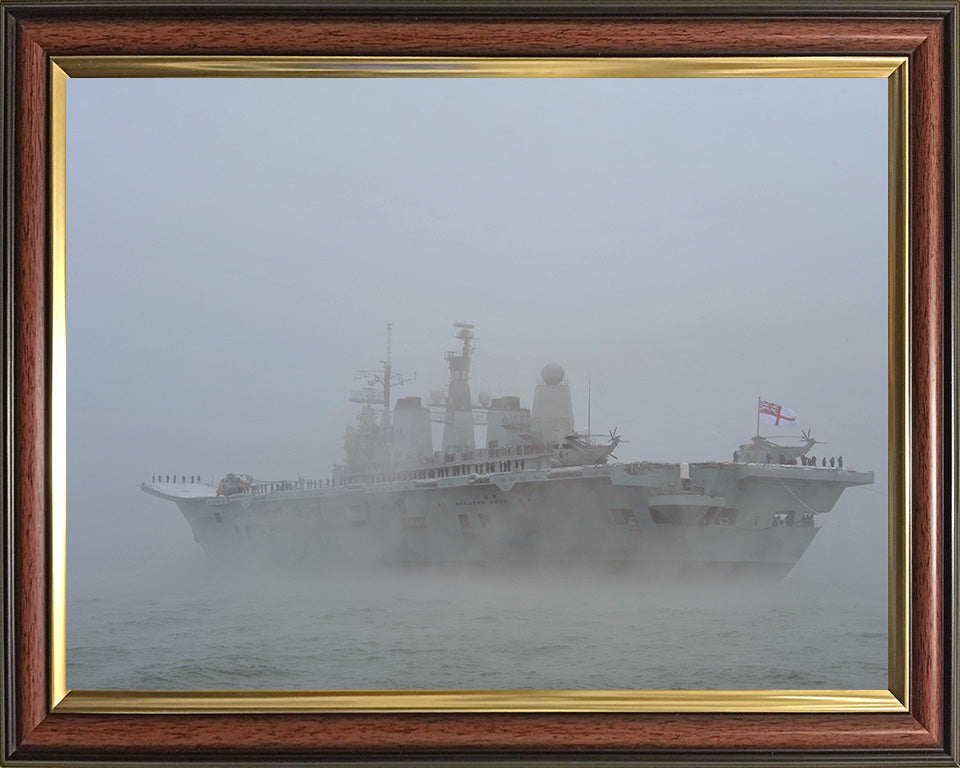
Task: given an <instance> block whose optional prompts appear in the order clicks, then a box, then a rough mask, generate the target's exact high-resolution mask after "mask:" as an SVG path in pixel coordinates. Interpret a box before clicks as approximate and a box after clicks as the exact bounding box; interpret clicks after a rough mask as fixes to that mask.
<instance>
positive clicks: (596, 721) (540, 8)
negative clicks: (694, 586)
mask: <svg viewBox="0 0 960 768" xmlns="http://www.w3.org/2000/svg"><path fill="white" fill-rule="evenodd" d="M0 20H2V41H3V42H2V45H3V52H2V61H0V66H2V84H3V85H2V89H3V91H2V100H3V111H2V120H3V131H2V136H3V138H2V151H3V228H2V233H3V239H2V249H3V277H2V280H3V295H4V304H3V306H4V315H3V323H4V334H3V344H4V349H3V353H4V354H3V366H4V377H3V380H4V412H3V418H4V434H5V448H6V450H5V452H4V458H5V461H4V464H3V492H4V529H3V536H4V558H5V559H4V566H5V567H4V570H3V590H4V613H3V628H4V638H3V639H4V667H3V673H4V674H3V698H2V702H3V722H2V725H3V744H2V760H3V761H4V762H5V763H6V764H11V765H31V764H50V763H51V762H54V761H56V762H67V763H71V762H80V761H84V762H91V761H95V762H103V763H108V762H125V763H136V764H143V763H145V762H165V763H170V764H173V763H195V762H198V761H203V762H206V763H209V762H213V761H223V762H229V763H240V762H249V763H255V764H256V763H262V762H265V761H267V760H269V761H271V762H298V763H303V762H316V763H321V762H322V763H356V762H371V763H377V764H387V763H397V762H418V763H423V762H430V763H446V762H462V761H470V762H483V763H491V762H511V763H531V764H532V763H540V762H550V763H562V762H571V763H572V762H588V763H593V764H599V763H606V762H617V763H629V764H635V763H644V764H680V763H684V764H697V765H707V764H715V765H719V764H729V763H733V762H735V763H750V764H795V763H797V762H803V763H808V764H833V765H840V764H845V765H846V764H858V765H860V764H873V765H905V764H908V763H909V764H910V765H920V764H924V765H951V766H956V765H958V746H957V744H958V716H957V710H958V707H957V696H958V683H957V650H956V643H957V637H956V596H957V569H956V550H957V530H956V524H957V520H956V509H955V503H956V490H957V467H956V440H957V420H956V416H957V415H956V410H955V407H956V394H957V392H956V379H955V366H956V334H957V325H956V313H957V299H958V296H957V290H956V289H957V286H956V279H957V252H956V249H957V243H956V237H957V210H956V206H957V197H956V193H957V113H956V108H957V67H958V59H957V56H958V48H957V20H958V5H957V3H956V2H940V0H932V1H931V2H900V1H899V0H894V1H893V2H884V1H883V0H875V1H874V2H855V1H854V2H842V3H840V2H833V3H819V2H806V3H778V4H765V3H760V4H756V3H748V2H739V3H735V4H725V3H721V4H719V5H716V4H713V3H710V4H701V3H699V2H690V3H687V4H683V5H675V4H666V3H659V2H652V3H629V2H612V3H605V2H601V3H592V4H589V5H587V4H573V5H571V4H567V3H559V2H552V3H551V2H544V3H535V4H530V3H503V4H500V3H492V2H486V3H468V2H464V3H436V4H433V5H429V4H427V5H414V4H409V5H399V4H396V3H367V4H362V5H357V4H351V3H329V2H328V3H324V2H311V0H307V2H304V3H299V4H293V3H275V4H269V5H267V4H264V3H259V2H242V1H236V0H234V1H233V2H229V1H228V2H217V0H207V1H205V2H204V1H201V2H186V1H184V0H180V1H177V0H173V1H168V0H155V1H154V2H136V3H133V2H123V1H121V2H109V0H102V1H100V2H97V1H96V0H75V1H68V0H46V1H44V2H17V1H16V0H0ZM111 54H138V55H185V54H189V55H193V56H196V55H204V54H209V55H233V54H237V55H252V54H258V55H314V56H316V55H331V56H351V55H379V56H387V55H436V56H461V55H462V56H692V55H714V56H732V55H737V56H765V55H782V56H788V55H789V56H797V55H800V56H816V55H861V56H863V55H877V56H881V55H882V56H906V57H908V60H909V88H910V91H909V146H910V153H909V158H908V160H909V172H910V178H909V201H908V202H909V210H910V215H909V219H910V246H909V247H910V263H911V272H910V280H911V284H910V286H909V296H910V298H909V307H908V311H909V313H910V315H911V336H910V339H909V340H908V341H909V347H908V349H909V351H908V355H909V361H908V363H909V364H908V371H909V374H910V377H911V379H910V382H909V391H910V396H911V400H910V404H909V408H910V411H911V414H912V424H913V433H912V435H911V436H910V443H909V444H910V448H911V456H910V467H911V483H910V486H909V487H910V496H909V499H908V503H909V504H910V506H911V511H912V530H911V532H910V553H909V554H910V568H911V571H910V574H911V582H910V601H909V615H908V623H909V627H910V630H909V638H910V657H909V658H910V661H909V680H910V691H909V693H910V699H909V701H910V708H909V711H908V712H905V713H877V714H871V713H858V714H842V713H838V714H815V713H810V714H774V713H768V714H763V713H760V714H737V715H731V714H709V713H708V714H671V713H654V714H651V713H637V714H623V713H609V714H589V713H565V714H508V713H483V714H454V713H438V714H422V713H420V714H417V713H401V714H374V713H364V714H324V715H308V714H302V713H289V714H268V713H255V712H254V713H248V714H232V715H226V714H199V715H197V714H193V715H188V714H133V715H122V714H115V715H106V714H69V713H65V712H57V711H55V710H54V711H51V706H50V695H49V691H50V681H49V674H50V673H49V669H50V665H49V653H50V650H49V649H50V642H51V629H50V626H51V620H50V611H49V598H48V595H49V588H48V584H49V571H50V561H49V554H50V553H49V551H48V541H49V535H48V534H49V526H50V517H49V515H50V512H49V510H50V505H51V501H50V497H51V481H50V469H49V467H50V462H49V457H50V450H51V445H50V441H51V438H50V397H51V380H50V379H51V377H50V342H49V338H50V327H51V325H50V324H51V320H50V312H49V308H50V293H51V275H50V266H49V234H50V233H49V228H48V212H49V208H48V205H49V202H50V201H49V184H48V174H49V167H48V158H49V149H50V141H51V139H50V136H49V132H48V110H49V99H50V94H49V89H48V83H49V72H50V66H51V58H52V57H56V56H66V55H111Z"/></svg>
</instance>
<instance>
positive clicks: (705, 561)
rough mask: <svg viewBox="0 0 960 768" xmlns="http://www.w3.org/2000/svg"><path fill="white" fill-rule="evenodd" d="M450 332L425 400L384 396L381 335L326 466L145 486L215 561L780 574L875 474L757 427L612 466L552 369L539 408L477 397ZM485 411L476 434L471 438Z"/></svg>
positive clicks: (395, 379)
mask: <svg viewBox="0 0 960 768" xmlns="http://www.w3.org/2000/svg"><path fill="white" fill-rule="evenodd" d="M455 328H456V336H457V339H458V340H459V341H460V346H459V349H457V350H455V351H452V352H448V353H447V354H446V356H445V359H446V362H447V365H448V367H449V382H448V386H447V389H446V392H444V391H443V390H434V391H433V392H432V393H431V394H430V398H429V401H428V403H427V404H424V403H423V401H422V400H421V398H419V397H403V398H399V399H397V400H396V401H395V402H393V401H392V398H391V385H395V384H397V383H400V382H402V379H401V377H400V376H399V375H398V374H396V373H395V372H394V371H393V369H392V364H391V362H390V354H389V341H388V354H387V360H386V361H385V362H383V363H382V364H381V368H379V369H376V370H375V371H366V372H364V373H365V374H366V376H365V381H366V387H365V388H364V389H361V390H357V391H354V392H352V393H351V398H350V399H351V400H352V401H353V402H357V403H360V404H361V409H360V413H359V416H358V417H357V424H356V426H355V427H353V426H351V427H348V428H347V431H346V434H345V436H344V448H345V454H346V455H345V461H344V462H343V464H341V465H338V466H336V467H334V468H333V471H332V473H331V475H330V476H329V477H327V478H324V479H316V480H312V479H305V478H302V477H298V478H297V479H296V480H286V481H269V482H263V481H258V480H256V479H254V478H253V477H251V476H249V475H245V476H238V475H232V474H231V475H228V476H227V477H226V478H224V479H223V480H222V481H221V482H220V484H219V486H217V487H214V486H212V485H208V484H204V483H201V482H200V480H199V477H198V476H191V477H188V476H186V475H174V476H172V478H171V476H166V475H164V476H154V477H153V478H152V479H151V481H150V482H144V483H142V484H141V489H142V490H143V491H145V492H147V493H150V494H153V495H155V496H159V497H161V498H164V499H168V500H170V501H173V502H175V503H176V504H177V505H178V506H179V508H180V511H181V512H182V513H183V516H184V517H185V518H186V520H187V522H188V523H189V524H190V527H191V529H192V530H193V535H194V538H195V539H196V541H197V542H198V543H199V544H200V546H201V547H202V548H203V550H204V552H205V553H206V555H207V557H208V559H209V560H211V561H212V562H214V563H221V564H233V565H237V564H240V565H243V566H246V565H247V564H250V563H263V564H265V565H268V566H271V565H272V566H277V567H290V566H293V567H297V568H300V567H302V568H310V569H312V568H323V567H324V566H326V565H337V566H342V565H350V564H353V565H357V566H360V567H369V566H372V565H376V564H383V565H399V564H414V565H415V564H479V565H485V564H504V565H507V564H513V565H517V566H538V565H560V566H578V565H580V566H588V567H610V568H619V567H630V568H637V569H644V570H649V571H652V572H654V573H658V574H664V575H679V576H688V575H689V576H694V577H709V576H724V575H730V576H744V577H756V578H761V579H777V578H781V577H782V576H784V575H785V574H786V573H787V572H789V571H790V569H791V568H792V567H793V566H794V564H795V563H796V562H797V560H798V559H799V558H800V557H801V555H803V553H804V551H805V550H806V549H807V547H808V546H809V544H810V542H811V541H812V540H813V538H814V536H815V535H816V534H817V532H818V530H819V526H818V524H817V516H818V515H821V514H824V513H826V512H829V511H830V510H831V509H832V508H833V506H834V504H836V502H837V499H838V498H839V497H840V494H841V493H842V492H843V490H844V489H845V488H847V487H849V486H855V485H864V484H868V483H872V482H873V473H872V472H860V471H855V470H852V469H850V468H844V467H843V466H842V461H841V462H840V465H839V466H836V465H835V466H823V465H822V464H825V462H820V464H821V465H820V466H818V462H817V461H816V460H815V459H811V457H809V456H808V453H809V451H810V449H811V448H812V447H813V445H814V444H815V443H816V441H815V440H814V439H813V438H811V437H810V436H809V434H805V435H804V436H803V438H802V439H800V440H799V441H798V443H797V444H796V445H782V444H779V443H775V442H773V441H772V440H770V439H769V438H766V437H761V436H760V434H759V429H758V430H757V435H756V436H755V437H753V438H752V439H751V440H749V441H748V442H746V443H744V444H743V445H741V446H739V448H737V449H736V451H734V453H733V460H732V461H701V462H689V463H686V462H681V463H666V462H657V461H634V462H629V463H623V462H619V461H618V460H616V458H615V456H614V454H613V451H614V450H615V449H616V448H617V446H618V444H619V443H620V442H621V438H620V436H619V435H617V434H616V432H615V431H613V432H611V433H610V435H609V439H608V440H606V441H605V442H604V441H597V440H595V439H594V438H593V437H592V436H591V435H589V433H587V434H584V433H578V432H577V431H576V430H575V429H574V421H573V408H572V405H571V398H570V388H569V385H568V383H567V381H566V379H565V378H564V371H563V369H562V368H561V367H560V366H559V365H556V364H548V365H546V366H544V368H543V369H542V371H541V378H540V381H539V383H538V384H537V385H536V390H535V393H534V398H533V403H532V407H531V408H526V407H522V406H521V404H520V398H519V397H515V396H511V397H498V398H492V397H490V396H489V395H488V394H486V393H481V394H480V395H479V397H478V400H477V402H475V401H474V400H473V398H472V396H471V391H470V365H471V357H472V353H473V340H474V334H473V325H471V324H469V323H456V324H455ZM388 334H389V326H388ZM388 339H389V336H388ZM375 406H376V407H375ZM481 420H482V421H485V423H486V445H484V446H482V447H478V446H477V445H476V444H475V427H476V424H477V423H478V421H481ZM437 421H439V422H442V425H443V437H442V442H441V446H440V450H438V451H437V450H434V445H433V440H432V427H431V424H432V423H433V422H437Z"/></svg>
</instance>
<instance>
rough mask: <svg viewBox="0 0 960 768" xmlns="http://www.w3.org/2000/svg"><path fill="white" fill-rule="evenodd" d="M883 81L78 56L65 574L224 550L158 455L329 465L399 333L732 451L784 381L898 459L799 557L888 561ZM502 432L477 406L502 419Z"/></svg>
mask: <svg viewBox="0 0 960 768" xmlns="http://www.w3.org/2000/svg"><path fill="white" fill-rule="evenodd" d="M886 96H887V93H886V82H885V81H884V80H807V79H795V80H662V81H661V80H620V79H603V80H601V79H585V80H483V79H468V80H452V79H344V80H339V79H296V80H282V81H275V80H243V79H229V80H164V79H155V80H151V79H146V80H111V79H102V80H96V79H71V80H69V81H68V83H67V115H68V117H67V399H68V402H67V405H68V422H67V442H68V465H67V505H68V508H67V521H68V523H67V525H68V535H67V569H68V596H69V597H76V596H84V595H89V596H100V597H102V596H108V595H110V594H114V593H120V592H125V593H126V592H129V593H134V594H136V593H138V592H142V593H144V594H153V593H155V592H156V591H157V590H161V591H162V590H163V589H168V590H172V591H174V592H177V591H178V590H179V591H185V590H188V589H189V588H190V587H188V586H186V585H188V584H195V583H197V582H198V581H200V580H202V579H205V578H207V576H206V568H205V565H204V559H203V554H202V552H201V550H200V548H199V546H198V545H197V544H196V543H195V542H194V541H193V538H192V535H191V532H190V529H189V527H188V525H187V524H186V522H185V521H184V520H183V518H182V517H181V515H180V513H179V511H178V509H177V508H176V506H175V505H174V504H172V503H169V502H164V501H162V500H160V499H157V498H154V497H151V496H148V495H146V494H143V493H141V492H140V491H139V489H138V483H139V482H140V481H142V480H149V479H150V477H151V476H152V475H154V474H157V473H160V474H168V473H169V474H173V473H176V474H178V475H182V474H185V475H188V476H189V475H192V474H197V473H199V474H201V475H202V476H203V478H204V479H205V480H207V481H211V480H213V481H214V482H216V481H217V480H219V479H220V478H221V477H222V476H224V475H225V474H226V473H227V472H238V473H239V472H249V473H251V474H252V475H253V476H254V477H255V478H265V479H283V478H288V479H289V478H296V477H297V475H298V473H299V474H302V475H304V476H305V477H328V476H329V472H330V467H331V466H332V465H333V464H334V463H336V462H338V461H340V460H341V458H342V436H343V431H344V429H345V427H347V426H348V425H351V424H353V423H354V419H355V415H356V411H357V406H355V405H353V404H350V403H348V402H347V398H348V396H349V391H350V389H351V388H355V387H356V382H355V380H354V376H355V372H356V371H357V370H359V369H363V368H375V367H377V366H378V365H379V362H380V361H381V360H383V359H384V355H385V343H386V339H385V324H386V323H388V322H391V323H393V344H392V359H393V362H394V367H395V369H396V370H399V371H401V372H402V373H403V374H405V375H406V376H408V377H414V376H415V378H414V380H413V381H411V382H409V383H408V384H406V385H405V386H403V387H401V388H399V389H398V390H395V392H394V394H395V396H410V395H417V396H421V397H423V398H424V399H425V400H426V398H427V394H428V392H429V391H430V390H431V389H434V388H437V387H445V385H446V379H447V370H446V365H445V363H444V360H443V356H442V355H443V352H445V351H446V350H448V349H455V348H456V347H457V345H458V342H457V341H456V339H454V338H453V330H454V329H453V328H452V325H451V324H452V323H453V322H472V323H475V324H476V331H475V332H476V335H477V341H476V344H475V345H476V353H475V355H474V362H473V369H472V376H471V388H472V391H473V393H474V396H476V394H477V393H478V392H481V391H488V392H492V393H493V394H494V396H497V395H500V394H503V395H519V396H520V397H521V401H522V405H524V406H527V407H529V406H530V405H531V402H532V396H533V390H534V387H535V385H536V383H537V378H538V376H539V372H540V369H541V368H542V366H543V365H544V364H546V363H548V362H556V363H559V364H561V365H562V366H563V367H564V369H565V372H566V376H567V378H568V379H569V382H570V386H571V390H572V393H573V401H574V415H575V419H576V423H577V427H578V428H579V427H582V426H585V425H586V421H587V389H588V381H590V382H591V384H590V387H591V390H592V396H591V411H592V413H591V422H592V427H593V430H594V431H595V432H606V431H607V430H609V429H612V428H614V427H616V428H618V429H619V431H620V433H622V434H623V435H624V437H625V438H626V439H627V440H629V441H630V442H629V443H624V444H623V445H622V446H621V447H620V448H619V449H618V450H617V456H618V457H619V458H620V459H621V460H624V461H633V460H652V461H700V460H729V459H730V457H731V455H732V451H733V449H734V448H735V447H736V446H737V445H738V444H739V443H741V442H743V441H745V440H747V439H749V437H750V436H752V435H753V434H754V432H755V430H756V403H757V397H758V396H761V397H763V398H764V399H767V400H772V401H774V402H777V403H782V404H784V405H786V406H788V407H790V408H793V409H794V410H795V411H797V413H798V414H799V422H798V427H796V428H793V429H787V430H779V431H778V430H777V428H775V427H766V428H764V429H763V430H762V431H763V433H764V434H766V435H769V436H771V437H773V438H774V439H776V438H777V437H779V436H780V435H781V434H798V432H797V430H798V429H800V428H804V429H806V428H812V429H813V432H814V435H815V436H816V437H817V438H818V439H820V440H823V441H826V443H827V445H825V446H822V447H821V446H816V447H815V448H814V450H813V451H812V452H813V453H815V454H816V455H818V456H822V455H827V456H839V455H843V457H844V466H845V467H849V468H854V469H863V470H872V471H874V472H875V473H876V483H875V484H874V485H873V486H868V487H863V488H853V489H848V490H847V491H845V492H844V494H843V496H842V497H841V499H840V502H839V503H838V504H837V505H836V507H835V508H834V510H833V512H831V513H830V514H828V515H824V516H821V517H820V518H819V520H818V522H819V523H821V524H822V525H823V530H822V531H821V532H820V534H819V535H818V536H817V538H816V539H815V540H814V542H813V544H812V545H811V547H810V549H809V550H808V551H807V553H806V555H805V556H804V557H803V558H802V559H801V561H800V563H799V564H798V565H797V567H796V568H795V569H794V571H793V572H792V573H791V575H790V576H789V577H788V580H790V581H792V582H795V583H806V582H809V583H811V584H818V585H824V584H836V583H841V584H844V585H852V586H856V587H857V588H858V589H859V588H863V589H867V590H871V591H872V592H873V593H874V594H876V593H880V592H884V591H885V589H886V584H885V573H886V510H887V494H886V488H887V421H886V413H887V335H886V334H887V325H886V317H887V311H886V310H887V305H886V297H887V271H886V253H887V251H886V249H887V245H886V216H887V202H886V198H887V181H886V158H887V146H886V140H887V137H886V119H887V118H886V115H887V111H886V110H887V106H886ZM481 436H482V432H481V433H480V434H478V445H479V444H481V440H480V439H479V438H480V437H481Z"/></svg>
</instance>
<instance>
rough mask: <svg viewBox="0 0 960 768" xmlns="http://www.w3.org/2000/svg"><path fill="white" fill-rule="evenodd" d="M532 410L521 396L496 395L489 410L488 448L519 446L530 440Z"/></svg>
mask: <svg viewBox="0 0 960 768" xmlns="http://www.w3.org/2000/svg"><path fill="white" fill-rule="evenodd" d="M529 433H530V410H529V409H527V408H521V407H520V398H519V397H495V398H493V399H492V400H491V401H490V409H489V410H488V411H487V448H517V447H519V446H521V445H526V443H527V442H529V438H528V437H527V435H528V434H529Z"/></svg>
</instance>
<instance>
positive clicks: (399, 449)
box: [393, 397, 433, 462]
mask: <svg viewBox="0 0 960 768" xmlns="http://www.w3.org/2000/svg"><path fill="white" fill-rule="evenodd" d="M393 452H394V458H395V459H403V460H408V461H417V462H419V461H421V460H422V459H426V458H428V457H430V456H432V455H433V442H432V435H431V432H430V410H429V409H428V408H424V407H423V404H422V403H421V401H420V398H419V397H402V398H400V399H399V400H397V406H396V408H395V409H394V411H393Z"/></svg>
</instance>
